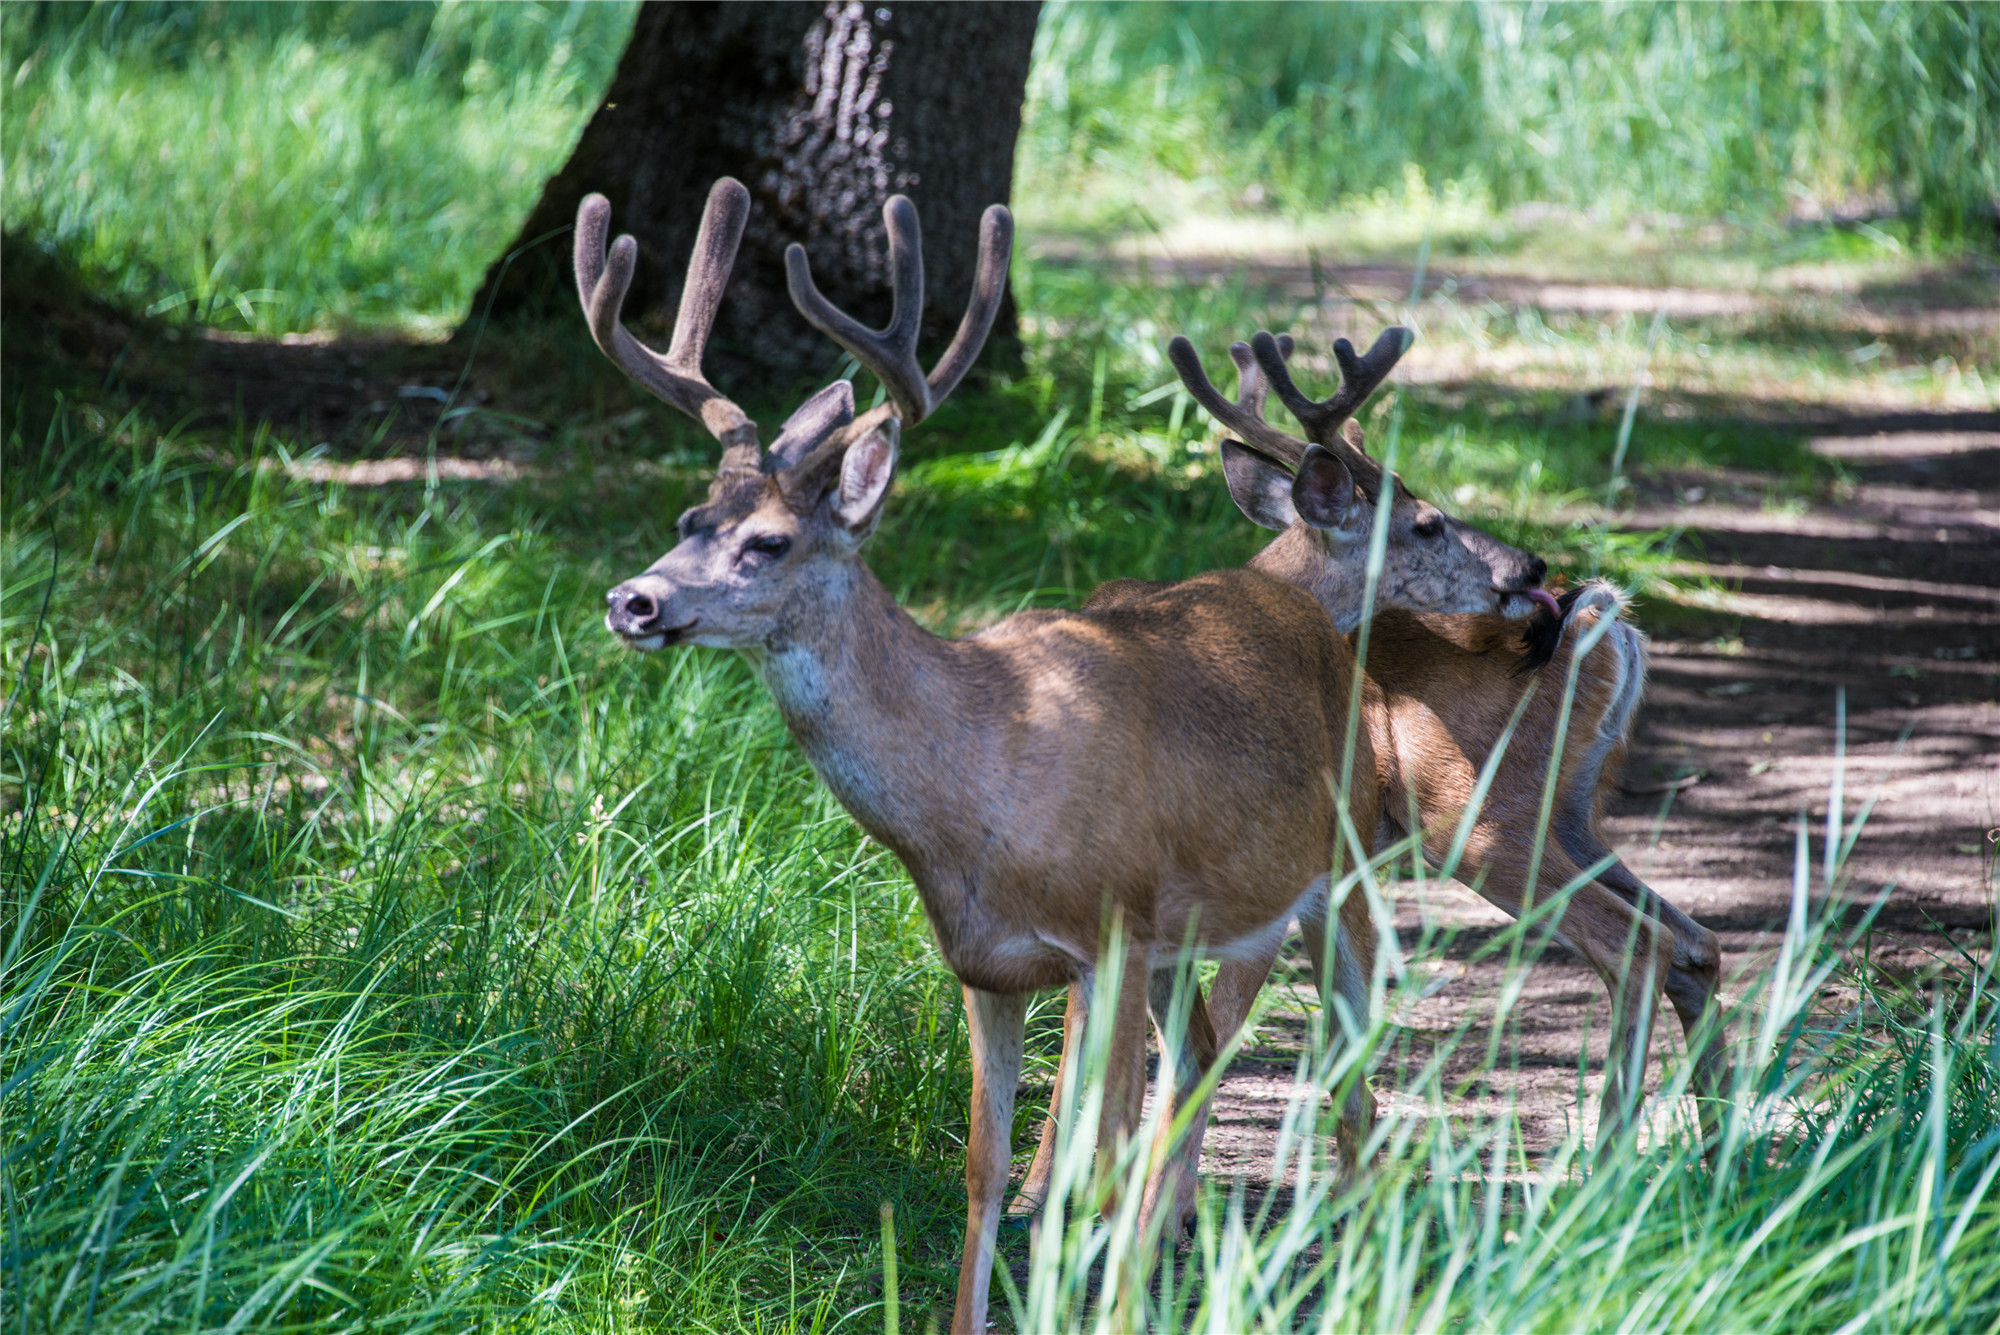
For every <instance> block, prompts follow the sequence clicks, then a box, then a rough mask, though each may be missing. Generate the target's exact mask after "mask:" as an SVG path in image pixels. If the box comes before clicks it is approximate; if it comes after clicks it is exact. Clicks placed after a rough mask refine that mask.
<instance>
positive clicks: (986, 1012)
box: [951, 987, 1028, 1335]
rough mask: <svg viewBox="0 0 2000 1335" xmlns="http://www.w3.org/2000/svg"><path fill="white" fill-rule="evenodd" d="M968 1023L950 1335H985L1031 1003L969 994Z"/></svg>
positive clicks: (1017, 998) (973, 990) (969, 991)
mask: <svg viewBox="0 0 2000 1335" xmlns="http://www.w3.org/2000/svg"><path fill="white" fill-rule="evenodd" d="M965 1019H966V1028H967V1030H968V1032H969V1033H970V1035H971V1038H972V1110H971V1128H970V1131H969V1133H968V1134H967V1136H966V1144H965V1256H964V1259H963V1260H962V1261H961V1262H960V1263H959V1269H958V1302H957V1304H956V1305H955V1307H954V1308H953V1310H952V1315H951V1329H952V1335H984V1332H985V1330H986V1300H987V1296H988V1290H989V1286H990V1285H991V1284H992V1281H993V1248H994V1243H995V1241H996V1239H997V1237H998V1235H999V1230H1000V1202H1001V1200H1002V1198H1004V1197H1005V1196H1006V1194H1007V1174H1008V1170H1009V1169H1010V1168H1012V1167H1013V1123H1014V1086H1015V1083H1016V1082H1017V1081H1019V1080H1020V1078H1021V1041H1022V1037H1023V1032H1024V1030H1025V1028H1026V1026H1027V1019H1028V999H1027V997H1026V996H1024V995H1010V994H1004V993H999V992H982V991H980V990H979V989H978V988H976V987H968V988H966V989H965Z"/></svg>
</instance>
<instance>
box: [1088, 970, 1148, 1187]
mask: <svg viewBox="0 0 2000 1335" xmlns="http://www.w3.org/2000/svg"><path fill="white" fill-rule="evenodd" d="M1150 953H1151V952H1150V950H1149V948H1148V947H1147V946H1145V945H1142V944H1133V945H1129V946H1127V947H1126V948H1125V967H1124V969H1123V970H1122V971H1121V973H1120V975H1119V979H1118V998H1117V1000H1116V1002H1114V1003H1113V1005H1112V1007H1111V1014H1110V1015H1109V1016H1106V1017H1103V1018H1104V1020H1108V1021H1109V1023H1110V1024H1111V1044H1110V1053H1109V1056H1108V1058H1107V1060H1106V1062H1105V1071H1104V1103H1103V1106H1102V1107H1101V1109H1100V1110H1099V1113H1098V1119H1097V1179H1096V1188H1097V1195H1098V1198H1099V1200H1100V1201H1101V1202H1102V1204H1101V1205H1100V1206H1099V1209H1100V1210H1101V1212H1102V1213H1103V1215H1104V1217H1105V1218H1106V1219H1110V1218H1111V1217H1112V1216H1113V1215H1114V1214H1116V1213H1117V1210H1118V1202H1119V1198H1120V1196H1121V1194H1122V1191H1123V1187H1124V1180H1123V1174H1121V1173H1120V1172H1119V1171H1118V1161H1119V1159H1120V1158H1121V1157H1122V1156H1123V1155H1124V1153H1125V1151H1126V1149H1127V1148H1128V1147H1129V1146H1130V1144H1131V1140H1132V1136H1133V1133H1134V1132H1136V1131H1137V1130H1138V1128H1139V1123H1140V1121H1141V1120H1142V1118H1143V1114H1144V1112H1145V1102H1146V996H1147V992H1148V990H1149V984H1150V975H1151V973H1152V969H1151V967H1150V966H1151V961H1150V960H1149V959H1148V956H1149V954H1150Z"/></svg>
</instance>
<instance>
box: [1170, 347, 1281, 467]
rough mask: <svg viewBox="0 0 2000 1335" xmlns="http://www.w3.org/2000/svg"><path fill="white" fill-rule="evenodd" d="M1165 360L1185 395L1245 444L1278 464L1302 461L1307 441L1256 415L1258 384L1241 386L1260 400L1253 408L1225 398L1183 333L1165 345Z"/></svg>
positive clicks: (1238, 364)
mask: <svg viewBox="0 0 2000 1335" xmlns="http://www.w3.org/2000/svg"><path fill="white" fill-rule="evenodd" d="M1242 346H1243V345H1242V344H1240V343H1239V344H1237V345H1236V347H1237V348H1240V347H1242ZM1235 355H1236V351H1235V348H1231V349H1230V356H1231V357H1232V358H1233V357H1235ZM1167 360H1168V361H1170V362H1172V363H1173V364H1174V371H1175V373H1176V374H1178V375H1179V376H1180V378H1181V383H1182V384H1183V385H1185V386H1187V392H1188V393H1189V394H1190V395H1192V396H1193V397H1194V401H1195V402H1196V403H1199V404H1200V405H1201V406H1202V407H1203V408H1205V409H1207V410H1208V415H1209V416H1210V417H1213V418H1214V419H1215V420H1216V421H1218V422H1220V423H1221V424H1222V426H1223V427H1224V429H1226V430H1229V431H1233V432H1235V433H1236V434H1237V435H1239V436H1241V437H1243V441H1244V443H1245V444H1247V445H1250V446H1252V447H1254V448H1255V449H1256V450H1258V451H1259V452H1260V453H1263V454H1268V455H1270V456H1271V457H1272V458H1273V459H1276V460H1277V461H1279V462H1280V463H1285V464H1291V465H1294V466H1296V465H1297V464H1298V462H1299V460H1301V459H1303V458H1305V454H1306V448H1307V444H1308V442H1306V441H1303V440H1300V439H1299V438H1298V437H1297V436H1294V435H1291V434H1289V433H1288V432H1284V431H1280V430H1278V429H1277V428H1276V427H1274V426H1272V425H1271V424H1270V423H1268V422H1266V421H1265V420H1264V419H1263V417H1262V416H1260V415H1259V411H1258V409H1259V408H1261V407H1262V403H1261V398H1262V386H1261V385H1257V386H1255V387H1254V388H1253V386H1252V385H1251V384H1250V383H1249V382H1245V384H1244V387H1243V392H1244V394H1245V396H1246V398H1247V397H1250V396H1252V395H1254V396H1255V397H1256V398H1257V399H1258V400H1259V402H1258V403H1257V404H1256V406H1254V407H1253V406H1252V405H1251V404H1250V403H1248V402H1236V401H1232V400H1230V399H1228V398H1225V397H1224V396H1223V394H1222V391H1221V390H1219V389H1217V388H1216V387H1215V385H1214V383H1213V382H1211V381H1210V380H1209V378H1208V372H1207V371H1205V370H1203V369H1202V365H1201V355H1200V354H1199V353H1197V352H1196V351H1195V350H1194V344H1192V343H1190V342H1189V341H1188V340H1187V337H1186V336H1185V335H1182V334H1176V335H1174V337H1173V339H1172V340H1171V341H1169V342H1168V344H1167ZM1237 366H1238V370H1239V372H1240V371H1241V368H1242V363H1241V362H1238V363H1237Z"/></svg>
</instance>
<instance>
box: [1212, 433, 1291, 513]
mask: <svg viewBox="0 0 2000 1335" xmlns="http://www.w3.org/2000/svg"><path fill="white" fill-rule="evenodd" d="M1222 476H1223V479H1224V480H1225V481H1227V482H1228V483H1229V498H1230V499H1231V500H1233V501H1235V502H1236V508H1237V509H1239V510H1241V511H1242V512H1243V514H1244V517H1245V518H1247V519H1248V520H1249V521H1250V522H1251V523H1253V524H1256V525H1259V526H1260V527H1263V528H1275V529H1287V528H1290V527H1291V526H1292V524H1293V522H1294V521H1295V520H1297V519H1298V517H1299V512H1298V511H1297V510H1296V509H1294V508H1293V506H1292V475H1291V474H1290V473H1289V472H1287V471H1286V470H1285V467H1284V465H1283V464H1280V463H1276V462H1274V461H1272V460H1270V459H1267V458H1265V457H1264V456H1263V455H1261V454H1259V453H1257V451H1255V450H1253V449H1250V448H1248V447H1246V446H1244V445H1242V444H1241V443H1239V442H1237V441H1233V440H1225V441H1223V442H1222Z"/></svg>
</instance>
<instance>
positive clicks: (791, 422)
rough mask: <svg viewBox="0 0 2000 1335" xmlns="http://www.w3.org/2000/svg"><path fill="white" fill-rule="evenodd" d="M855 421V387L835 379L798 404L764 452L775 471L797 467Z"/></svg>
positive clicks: (772, 469) (779, 471)
mask: <svg viewBox="0 0 2000 1335" xmlns="http://www.w3.org/2000/svg"><path fill="white" fill-rule="evenodd" d="M853 420H854V386H853V384H852V383H850V382H848V381H846V380H836V381H834V382H833V383H832V384H831V385H828V386H827V387H826V388H825V389H823V390H821V391H820V392H819V393H817V394H815V395H813V396H812V397H811V398H809V399H807V400H806V401H805V402H804V403H802V404H800V405H799V406H798V410H797V411H795V412H794V413H793V414H792V415H791V416H790V417H789V418H787V419H786V421H785V427H784V430H782V431H780V432H779V433H778V438H777V439H776V440H774V441H772V442H771V448H770V449H769V450H767V451H765V453H766V455H767V456H768V457H769V458H770V460H771V463H772V467H771V470H770V471H772V472H777V473H782V472H785V471H787V470H789V469H792V468H796V467H797V466H798V463H799V460H801V459H803V458H805V457H806V456H807V455H808V454H811V453H812V452H813V451H814V450H816V449H818V448H819V446H820V443H821V442H822V441H824V440H825V439H826V438H827V437H828V436H830V435H832V434H833V433H834V432H836V431H838V430H840V428H842V427H844V426H846V425H847V424H848V423H850V422H852V421H853Z"/></svg>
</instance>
